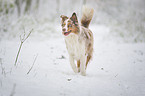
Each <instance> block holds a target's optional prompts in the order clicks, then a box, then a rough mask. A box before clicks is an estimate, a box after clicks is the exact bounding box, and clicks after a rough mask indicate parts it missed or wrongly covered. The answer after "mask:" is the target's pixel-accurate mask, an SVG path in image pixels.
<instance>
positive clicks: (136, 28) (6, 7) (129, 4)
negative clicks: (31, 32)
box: [0, 0, 145, 42]
mask: <svg viewBox="0 0 145 96" xmlns="http://www.w3.org/2000/svg"><path fill="white" fill-rule="evenodd" d="M85 4H86V5H90V6H91V7H92V8H94V9H95V12H94V17H93V20H92V24H105V25H106V26H109V27H111V32H112V33H113V34H115V35H118V36H121V37H122V38H130V37H131V38H133V40H134V41H135V42H138V41H139V42H140V41H141V42H142V41H145V39H144V38H145V27H144V25H145V0H0V31H1V32H7V31H8V30H11V28H10V27H11V26H14V23H15V22H17V21H19V22H20V21H26V20H24V19H22V17H24V16H25V15H27V16H29V15H30V16H31V17H33V18H32V19H35V21H36V22H38V23H40V24H41V25H42V24H43V23H44V22H51V23H58V22H60V15H67V16H71V14H72V13H73V12H76V13H77V15H78V18H79V19H80V17H81V8H82V6H83V5H85ZM13 21H14V22H13ZM29 21H32V20H30V19H29V20H28V22H29ZM28 22H27V23H28ZM32 24H33V23H32Z"/></svg>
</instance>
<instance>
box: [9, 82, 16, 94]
mask: <svg viewBox="0 0 145 96" xmlns="http://www.w3.org/2000/svg"><path fill="white" fill-rule="evenodd" d="M15 90H16V84H14V85H13V89H12V92H11V94H10V96H14V94H15V93H16V92H15Z"/></svg>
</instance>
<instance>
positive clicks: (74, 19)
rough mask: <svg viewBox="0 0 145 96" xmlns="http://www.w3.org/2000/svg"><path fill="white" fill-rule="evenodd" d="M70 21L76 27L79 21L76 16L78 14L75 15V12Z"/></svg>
mask: <svg viewBox="0 0 145 96" xmlns="http://www.w3.org/2000/svg"><path fill="white" fill-rule="evenodd" d="M70 19H71V20H72V21H73V23H74V24H75V25H77V24H78V19H77V16H76V13H75V12H74V13H73V14H72V16H71V18H70Z"/></svg>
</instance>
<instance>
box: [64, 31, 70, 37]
mask: <svg viewBox="0 0 145 96" xmlns="http://www.w3.org/2000/svg"><path fill="white" fill-rule="evenodd" d="M70 33H71V30H70V31H68V32H63V34H64V35H65V36H67V35H69V34H70Z"/></svg>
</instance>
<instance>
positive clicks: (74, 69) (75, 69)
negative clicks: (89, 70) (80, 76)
mask: <svg viewBox="0 0 145 96" xmlns="http://www.w3.org/2000/svg"><path fill="white" fill-rule="evenodd" d="M69 60H70V65H71V67H72V69H73V71H74V72H75V73H78V69H77V67H76V65H75V63H74V58H73V57H72V56H69Z"/></svg>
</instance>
